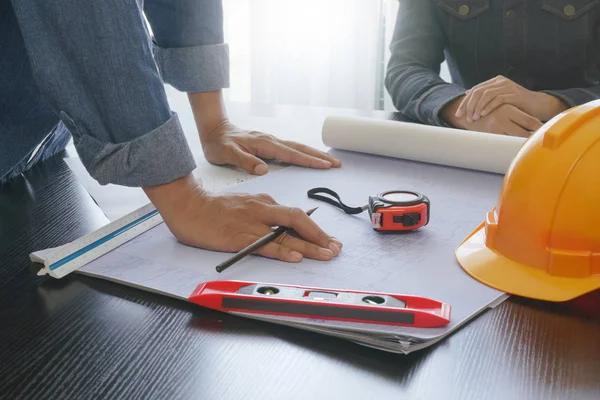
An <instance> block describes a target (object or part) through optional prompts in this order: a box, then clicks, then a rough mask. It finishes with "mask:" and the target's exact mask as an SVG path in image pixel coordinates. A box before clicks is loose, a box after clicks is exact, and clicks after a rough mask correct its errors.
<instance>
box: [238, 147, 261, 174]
mask: <svg viewBox="0 0 600 400" xmlns="http://www.w3.org/2000/svg"><path fill="white" fill-rule="evenodd" d="M232 164H233V165H235V166H236V167H238V168H241V169H243V170H244V171H246V172H248V173H249V174H253V175H264V174H266V173H267V172H268V171H269V167H267V164H266V163H265V162H264V161H262V160H261V159H259V158H258V157H255V156H253V155H252V154H249V153H246V152H245V151H244V150H242V149H240V148H239V147H237V146H236V147H234V149H233V162H232Z"/></svg>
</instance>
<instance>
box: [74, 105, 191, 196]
mask: <svg viewBox="0 0 600 400" xmlns="http://www.w3.org/2000/svg"><path fill="white" fill-rule="evenodd" d="M63 121H64V122H65V125H67V127H68V128H69V130H70V131H71V133H72V135H73V143H74V144H75V148H76V150H77V153H78V154H79V157H80V159H81V162H82V163H83V165H84V166H85V167H86V169H87V170H88V172H89V173H90V175H91V176H92V177H93V178H94V179H96V180H97V181H98V182H99V183H100V184H101V185H106V184H109V183H112V184H116V185H122V186H134V187H144V186H155V185H161V184H165V183H169V182H172V181H174V180H175V179H178V178H181V177H183V176H186V175H188V174H190V173H191V172H192V171H193V170H194V169H195V168H196V163H195V161H194V157H193V156H192V152H191V150H190V148H189V146H188V143H187V140H186V138H185V135H184V133H183V129H182V127H181V124H180V122H179V117H178V116H177V114H176V113H172V115H171V118H169V119H168V120H167V122H165V123H164V124H162V125H161V126H159V127H158V128H156V129H154V130H152V131H151V132H149V133H146V134H145V135H143V136H140V137H138V138H136V139H134V140H132V141H129V142H123V143H103V142H101V141H100V140H98V139H96V138H94V137H92V136H90V135H86V134H84V135H81V134H80V133H79V130H78V129H77V127H76V126H74V124H73V121H72V120H71V119H70V118H68V116H66V115H63ZM70 125H72V126H70Z"/></svg>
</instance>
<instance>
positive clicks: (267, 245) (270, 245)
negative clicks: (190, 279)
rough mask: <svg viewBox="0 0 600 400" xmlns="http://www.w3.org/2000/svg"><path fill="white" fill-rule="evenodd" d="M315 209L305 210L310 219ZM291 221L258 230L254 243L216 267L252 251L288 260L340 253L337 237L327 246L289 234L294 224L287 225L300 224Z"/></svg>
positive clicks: (324, 258) (333, 255)
mask: <svg viewBox="0 0 600 400" xmlns="http://www.w3.org/2000/svg"><path fill="white" fill-rule="evenodd" d="M315 210H316V208H314V209H311V210H308V211H307V212H306V213H304V212H303V214H304V217H305V218H307V219H309V220H310V215H311V214H312V213H313V212H314V211H315ZM290 214H291V213H290ZM280 215H281V214H280ZM284 219H285V218H284ZM289 221H290V220H289V219H288V220H283V221H279V222H275V223H274V224H279V226H280V227H279V228H277V229H275V230H268V231H264V230H261V232H260V233H259V232H256V234H255V235H256V236H253V238H252V240H253V243H252V244H250V245H249V246H247V247H246V248H244V249H243V250H241V251H239V252H238V253H236V254H235V255H233V256H232V257H230V258H229V259H228V260H226V261H225V262H223V263H221V264H219V265H218V266H217V268H216V269H217V271H218V272H222V271H223V270H225V269H226V268H228V267H230V266H231V265H233V264H234V263H236V262H237V261H239V260H241V259H242V258H244V257H245V256H247V255H249V254H252V253H256V254H259V255H262V256H265V257H269V258H275V259H279V260H282V261H287V262H300V261H302V259H303V258H304V257H308V258H312V259H316V260H323V261H326V260H330V259H331V258H333V257H335V256H338V255H339V253H340V250H341V247H342V243H341V242H339V241H338V240H337V239H334V238H331V239H329V238H328V239H327V243H328V248H325V247H321V246H320V245H319V244H315V243H314V242H308V241H306V240H303V239H300V238H295V237H292V236H290V235H288V234H287V232H291V231H292V230H294V229H293V226H292V227H288V226H287V225H298V224H294V223H289ZM311 222H312V220H311ZM312 223H314V222H312ZM284 224H285V225H284Z"/></svg>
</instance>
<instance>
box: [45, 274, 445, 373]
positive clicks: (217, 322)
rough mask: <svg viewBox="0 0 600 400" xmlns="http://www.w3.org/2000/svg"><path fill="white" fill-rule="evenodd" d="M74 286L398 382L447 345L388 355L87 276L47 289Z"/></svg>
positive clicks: (191, 324)
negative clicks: (166, 310) (274, 340)
mask: <svg viewBox="0 0 600 400" xmlns="http://www.w3.org/2000/svg"><path fill="white" fill-rule="evenodd" d="M71 284H83V285H85V286H87V287H89V288H91V289H93V290H95V291H98V292H101V293H103V294H107V295H110V296H114V297H118V298H120V299H122V300H128V301H135V302H136V303H138V304H143V303H153V304H158V305H161V306H166V307H170V308H173V309H175V310H179V311H184V312H189V313H190V314H191V317H190V320H189V324H188V326H189V327H190V328H192V329H194V330H198V331H204V332H211V333H218V334H219V335H244V336H247V337H248V336H250V337H252V336H255V337H265V336H273V337H276V338H277V339H279V340H283V341H285V342H287V343H289V344H291V345H293V346H301V347H303V348H304V349H306V350H308V351H311V352H316V353H319V354H322V355H324V356H327V357H331V358H334V359H336V360H338V361H341V362H344V363H347V364H349V365H352V366H353V367H357V368H361V369H365V370H368V371H370V372H372V373H376V374H378V375H380V376H382V377H386V378H389V379H391V380H394V381H396V382H403V381H405V380H406V379H408V377H409V376H410V375H412V374H414V373H415V369H418V368H419V366H420V365H421V364H422V363H423V361H424V360H425V359H426V358H427V356H428V355H430V354H431V353H432V351H433V349H434V348H435V347H437V346H439V345H443V342H442V343H440V344H437V345H434V346H432V347H431V348H428V349H425V350H421V351H418V352H416V353H411V354H408V355H402V354H394V353H388V352H384V351H380V350H376V349H371V348H368V347H365V346H362V345H359V344H356V343H353V342H350V341H347V340H343V339H339V338H334V337H329V336H326V335H322V334H318V333H315V332H309V331H303V330H300V329H296V328H292V327H286V326H281V325H276V324H272V323H268V322H263V321H257V320H252V319H248V318H243V317H238V316H235V315H231V314H227V313H222V312H218V311H214V310H210V309H205V308H201V307H198V306H195V305H193V304H191V303H187V302H185V301H181V300H178V299H174V298H170V297H167V296H160V295H157V294H154V293H150V292H147V291H144V290H140V289H135V288H132V287H128V286H124V285H120V284H117V283H113V282H109V281H105V280H101V279H96V278H92V277H87V276H83V275H72V276H71V279H70V282H69V283H67V282H66V281H63V282H61V281H60V280H59V281H57V280H52V281H47V282H44V284H43V286H45V287H46V289H50V290H65V289H66V288H67V287H68V286H69V285H71Z"/></svg>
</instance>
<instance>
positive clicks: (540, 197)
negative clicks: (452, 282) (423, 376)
mask: <svg viewBox="0 0 600 400" xmlns="http://www.w3.org/2000/svg"><path fill="white" fill-rule="evenodd" d="M456 257H457V260H458V262H459V264H460V265H461V266H462V268H463V269H464V270H465V271H466V272H467V273H468V274H469V275H471V276H472V277H474V278H475V279H477V280H479V281H481V282H482V283H485V284H486V285H488V286H491V287H494V288H496V289H499V290H501V291H503V292H506V293H510V294H515V295H519V296H524V297H530V298H534V299H541V300H548V301H566V300H570V299H573V298H575V297H578V296H580V295H582V294H585V293H588V292H591V291H593V290H595V289H598V288H600V101H592V102H589V103H586V104H584V105H581V106H579V107H575V108H572V109H570V110H568V111H565V112H564V113H562V114H560V115H558V116H556V117H555V118H553V119H552V120H551V121H549V122H547V123H546V124H545V125H544V126H543V127H542V128H540V130H538V131H537V132H535V133H534V134H533V135H532V136H531V137H530V138H529V139H528V140H527V141H526V142H525V144H524V145H523V147H522V148H521V149H520V151H519V152H518V154H517V155H516V157H515V158H514V160H513V162H512V164H511V165H510V167H509V169H508V171H507V172H506V175H505V177H504V181H503V184H502V188H501V191H500V196H499V198H498V202H497V204H496V207H495V208H494V209H493V210H492V211H491V212H489V213H488V214H487V217H486V219H485V221H484V222H482V223H481V225H480V226H479V227H477V229H476V230H475V231H474V232H473V233H471V235H469V236H468V237H467V238H466V239H465V240H464V241H463V242H462V243H461V245H460V246H459V247H458V248H457V250H456Z"/></svg>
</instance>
